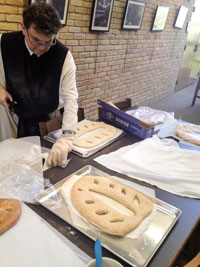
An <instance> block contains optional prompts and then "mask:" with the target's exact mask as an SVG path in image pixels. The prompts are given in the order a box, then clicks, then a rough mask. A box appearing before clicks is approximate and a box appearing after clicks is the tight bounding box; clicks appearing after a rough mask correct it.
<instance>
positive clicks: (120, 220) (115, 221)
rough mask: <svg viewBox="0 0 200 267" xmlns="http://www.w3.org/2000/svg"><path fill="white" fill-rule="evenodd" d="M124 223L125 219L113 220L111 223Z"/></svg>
mask: <svg viewBox="0 0 200 267" xmlns="http://www.w3.org/2000/svg"><path fill="white" fill-rule="evenodd" d="M123 221H124V219H121V218H119V219H113V220H112V221H110V223H118V222H123Z"/></svg>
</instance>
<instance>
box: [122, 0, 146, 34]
mask: <svg viewBox="0 0 200 267" xmlns="http://www.w3.org/2000/svg"><path fill="white" fill-rule="evenodd" d="M144 9H145V3H144V2H141V1H137V0H128V1H127V4H126V10H125V14H124V20H123V24H122V29H127V30H139V29H140V27H141V24H142V18H143V14H144Z"/></svg>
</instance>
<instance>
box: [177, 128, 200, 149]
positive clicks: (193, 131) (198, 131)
mask: <svg viewBox="0 0 200 267" xmlns="http://www.w3.org/2000/svg"><path fill="white" fill-rule="evenodd" d="M175 133H176V135H177V136H178V137H181V138H183V139H184V140H186V141H188V142H190V143H193V144H195V145H200V126H199V125H195V124H190V123H180V124H178V125H177V126H176V129H175Z"/></svg>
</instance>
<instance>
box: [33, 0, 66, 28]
mask: <svg viewBox="0 0 200 267" xmlns="http://www.w3.org/2000/svg"><path fill="white" fill-rule="evenodd" d="M30 2H31V3H36V2H45V3H48V4H50V5H52V6H53V7H54V8H55V9H56V10H57V11H58V14H59V16H60V22H61V23H62V24H66V17H67V8H68V2H69V0H31V1H30Z"/></svg>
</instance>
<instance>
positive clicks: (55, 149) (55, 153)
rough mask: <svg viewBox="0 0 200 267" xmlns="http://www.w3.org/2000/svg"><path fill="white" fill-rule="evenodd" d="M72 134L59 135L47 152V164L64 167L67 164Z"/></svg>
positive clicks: (72, 138)
mask: <svg viewBox="0 0 200 267" xmlns="http://www.w3.org/2000/svg"><path fill="white" fill-rule="evenodd" d="M73 140H74V134H69V135H65V134H62V135H61V137H60V138H59V139H58V140H57V141H56V142H55V144H54V145H53V146H52V149H51V151H50V153H49V158H48V165H49V166H54V167H56V166H60V167H63V168H64V167H65V166H66V164H67V155H68V153H69V152H70V151H71V150H72V145H73Z"/></svg>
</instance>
